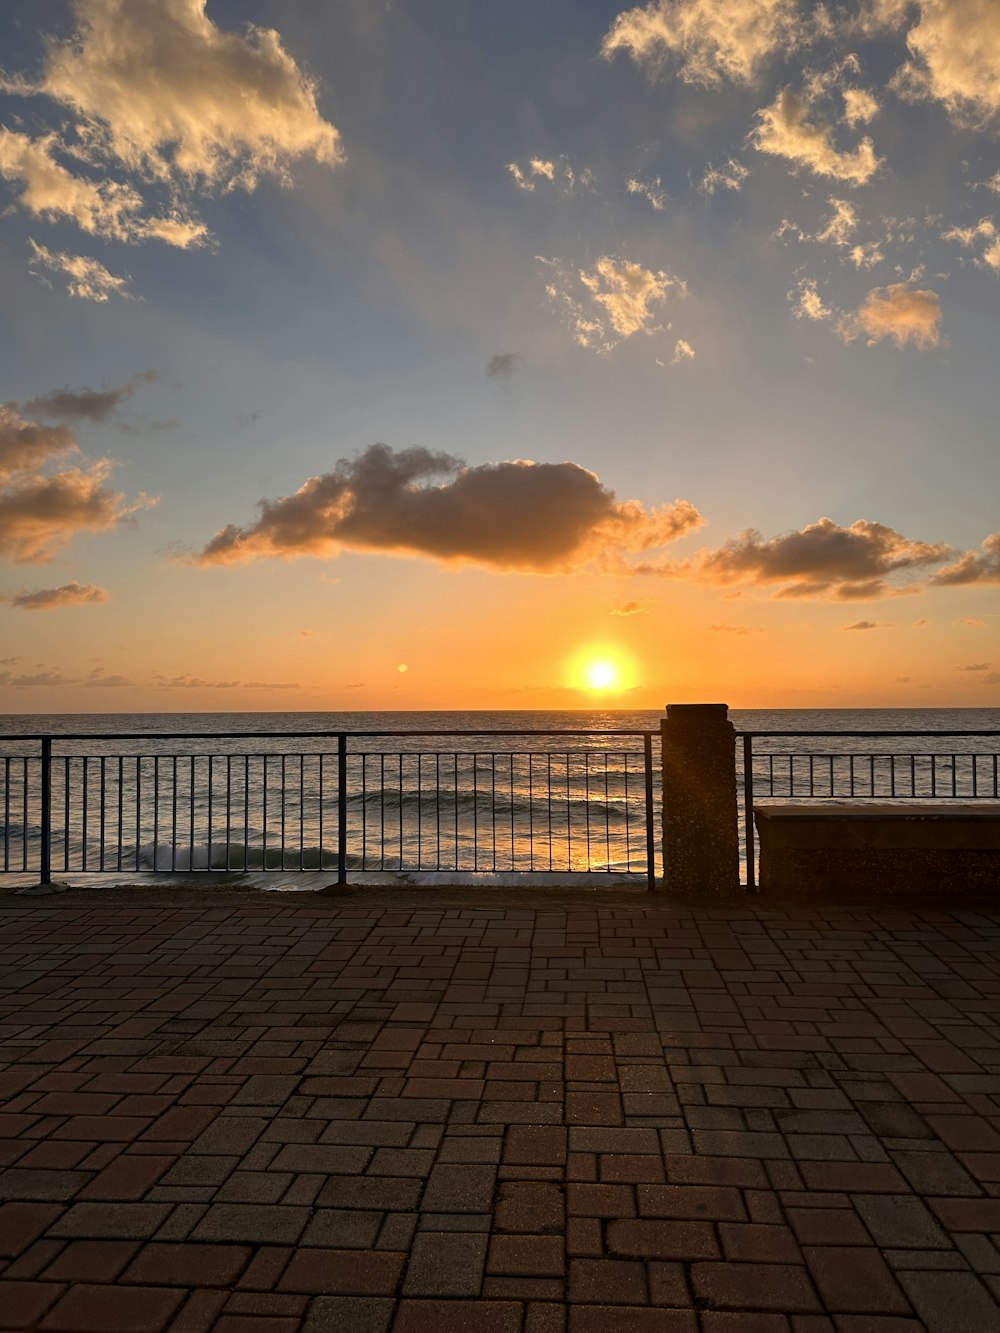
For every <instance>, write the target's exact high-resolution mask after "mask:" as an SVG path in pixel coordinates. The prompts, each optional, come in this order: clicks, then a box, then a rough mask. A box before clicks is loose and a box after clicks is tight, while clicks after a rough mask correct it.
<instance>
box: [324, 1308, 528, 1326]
mask: <svg viewBox="0 0 1000 1333" xmlns="http://www.w3.org/2000/svg"><path fill="white" fill-rule="evenodd" d="M470 1330H475V1333H521V1305H520V1303H519V1302H517V1301H400V1302H399V1309H398V1312H397V1314H396V1321H395V1323H394V1324H393V1326H392V1333H470ZM345 1333H346V1330H345Z"/></svg>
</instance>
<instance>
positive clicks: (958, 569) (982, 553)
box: [931, 532, 1000, 588]
mask: <svg viewBox="0 0 1000 1333" xmlns="http://www.w3.org/2000/svg"><path fill="white" fill-rule="evenodd" d="M931 583H933V584H936V585H937V586H938V587H943V588H947V587H959V586H961V585H962V584H966V583H1000V532H994V533H991V535H990V536H989V537H985V538H984V539H983V542H982V545H981V547H980V549H979V550H978V551H966V552H964V554H962V555H960V556H959V558H958V559H957V560H956V561H955V562H954V564H951V565H945V567H944V569H940V570H938V572H937V573H936V574H935V575H934V576H933V577H932V579H931Z"/></svg>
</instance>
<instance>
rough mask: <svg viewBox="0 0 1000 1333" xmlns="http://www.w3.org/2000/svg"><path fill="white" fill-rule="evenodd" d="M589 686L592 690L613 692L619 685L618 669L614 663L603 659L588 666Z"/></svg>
mask: <svg viewBox="0 0 1000 1333" xmlns="http://www.w3.org/2000/svg"><path fill="white" fill-rule="evenodd" d="M586 675H587V684H588V685H589V686H590V688H591V689H592V690H613V689H614V688H615V686H616V685H617V684H618V668H617V667H616V666H615V664H614V663H613V662H608V661H606V660H604V659H601V660H599V661H597V662H590V663H589V664H588V666H587V671H586Z"/></svg>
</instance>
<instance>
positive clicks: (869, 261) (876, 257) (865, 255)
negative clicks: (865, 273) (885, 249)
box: [848, 241, 885, 269]
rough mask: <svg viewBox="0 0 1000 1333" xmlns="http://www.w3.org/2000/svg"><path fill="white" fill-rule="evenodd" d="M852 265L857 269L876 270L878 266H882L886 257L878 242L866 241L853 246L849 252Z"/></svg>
mask: <svg viewBox="0 0 1000 1333" xmlns="http://www.w3.org/2000/svg"><path fill="white" fill-rule="evenodd" d="M848 255H849V256H850V260H851V263H852V264H853V265H854V267H855V268H859V269H860V268H874V267H875V265H876V264H881V262H882V260H883V259H884V258H885V255H884V254H883V253H882V248H881V246H880V244H879V242H878V241H864V242H862V243H860V244H858V245H852V246H851V248H850V250H849V251H848Z"/></svg>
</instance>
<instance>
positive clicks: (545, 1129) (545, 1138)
mask: <svg viewBox="0 0 1000 1333" xmlns="http://www.w3.org/2000/svg"><path fill="white" fill-rule="evenodd" d="M503 1160H504V1162H505V1163H507V1164H508V1165H511V1166H561V1165H562V1164H563V1163H564V1162H565V1161H566V1130H565V1129H564V1128H563V1127H562V1126H560V1125H511V1126H510V1128H509V1129H508V1130H507V1140H506V1143H505V1145H504V1153H503Z"/></svg>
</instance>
